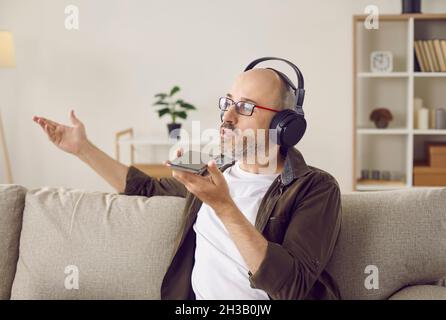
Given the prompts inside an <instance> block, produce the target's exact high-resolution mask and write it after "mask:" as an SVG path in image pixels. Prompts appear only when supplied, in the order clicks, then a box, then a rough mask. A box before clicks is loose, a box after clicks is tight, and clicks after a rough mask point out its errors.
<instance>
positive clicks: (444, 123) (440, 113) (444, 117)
mask: <svg viewBox="0 0 446 320" xmlns="http://www.w3.org/2000/svg"><path fill="white" fill-rule="evenodd" d="M435 129H446V112H445V110H444V109H443V108H437V109H435Z"/></svg>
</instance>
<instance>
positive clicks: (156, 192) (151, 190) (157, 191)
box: [120, 166, 187, 198]
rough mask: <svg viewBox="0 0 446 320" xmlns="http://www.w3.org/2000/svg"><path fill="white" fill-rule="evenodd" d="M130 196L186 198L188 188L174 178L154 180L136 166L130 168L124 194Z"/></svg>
mask: <svg viewBox="0 0 446 320" xmlns="http://www.w3.org/2000/svg"><path fill="white" fill-rule="evenodd" d="M120 194H124V195H128V196H146V197H152V196H177V197H182V198H185V197H186V195H187V189H186V187H185V186H184V185H183V184H182V183H181V182H179V181H178V180H176V179H175V178H173V177H168V178H159V179H157V178H154V177H151V176H149V175H147V174H145V173H144V172H142V171H141V170H139V169H137V168H136V167H134V166H130V168H129V170H128V172H127V176H126V183H125V190H124V192H123V193H120Z"/></svg>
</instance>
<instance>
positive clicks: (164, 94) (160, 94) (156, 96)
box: [155, 93, 167, 100]
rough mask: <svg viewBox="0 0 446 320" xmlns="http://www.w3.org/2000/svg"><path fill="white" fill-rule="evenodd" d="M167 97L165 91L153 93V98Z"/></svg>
mask: <svg viewBox="0 0 446 320" xmlns="http://www.w3.org/2000/svg"><path fill="white" fill-rule="evenodd" d="M166 97H167V93H157V94H155V98H160V100H163V99H165V98H166Z"/></svg>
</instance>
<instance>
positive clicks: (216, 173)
mask: <svg viewBox="0 0 446 320" xmlns="http://www.w3.org/2000/svg"><path fill="white" fill-rule="evenodd" d="M208 172H209V174H210V175H211V178H212V181H214V183H215V184H216V185H219V184H221V183H224V182H225V181H226V180H225V178H224V177H223V174H222V173H221V171H220V169H218V167H217V164H216V162H215V160H214V159H212V160H210V161H209V162H208Z"/></svg>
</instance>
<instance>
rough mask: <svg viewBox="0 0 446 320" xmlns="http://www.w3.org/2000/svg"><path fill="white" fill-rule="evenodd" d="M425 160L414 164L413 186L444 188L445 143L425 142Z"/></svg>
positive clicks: (445, 166)
mask: <svg viewBox="0 0 446 320" xmlns="http://www.w3.org/2000/svg"><path fill="white" fill-rule="evenodd" d="M424 147H425V153H426V154H425V159H427V161H424V162H418V163H414V167H413V176H414V185H415V186H446V142H439V141H425V142H424Z"/></svg>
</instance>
